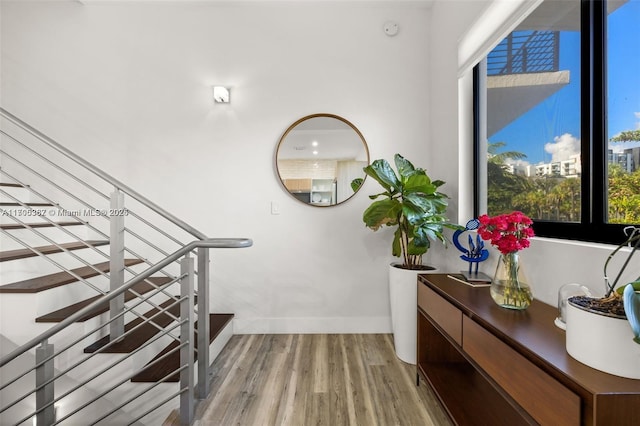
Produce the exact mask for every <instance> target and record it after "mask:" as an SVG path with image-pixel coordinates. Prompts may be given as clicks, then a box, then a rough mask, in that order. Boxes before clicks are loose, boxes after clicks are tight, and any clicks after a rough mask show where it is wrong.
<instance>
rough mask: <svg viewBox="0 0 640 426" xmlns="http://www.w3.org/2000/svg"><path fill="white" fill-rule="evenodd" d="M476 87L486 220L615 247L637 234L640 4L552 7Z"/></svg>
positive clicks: (537, 14)
mask: <svg viewBox="0 0 640 426" xmlns="http://www.w3.org/2000/svg"><path fill="white" fill-rule="evenodd" d="M581 29H582V31H581ZM474 86H475V90H474V97H475V105H476V112H475V118H476V132H475V139H476V156H475V158H476V197H477V199H476V214H477V215H478V214H481V213H484V212H486V213H488V214H490V215H495V214H500V213H505V212H508V211H512V210H521V211H523V212H525V213H526V214H527V215H529V216H530V217H531V218H532V219H534V222H535V225H534V228H535V230H536V234H537V235H540V236H549V237H557V238H568V239H578V240H585V241H600V242H608V243H616V242H621V241H623V240H624V239H625V234H624V228H625V227H626V226H628V225H634V224H635V225H637V224H640V0H627V1H611V2H608V3H607V2H593V1H582V2H581V1H580V0H574V1H562V2H558V1H544V2H543V3H541V4H540V6H538V8H537V9H536V10H534V11H533V12H532V13H531V14H530V15H529V16H528V17H527V18H526V19H525V20H524V21H523V22H522V23H520V24H519V26H518V28H516V29H515V30H514V31H513V32H512V33H511V34H509V35H508V36H507V37H506V38H505V39H504V40H502V41H501V42H500V43H499V44H498V45H497V46H496V47H495V48H494V49H493V50H492V51H491V52H490V53H489V55H487V57H486V58H485V60H483V61H482V62H481V64H480V65H478V66H477V67H476V69H475V70H474Z"/></svg>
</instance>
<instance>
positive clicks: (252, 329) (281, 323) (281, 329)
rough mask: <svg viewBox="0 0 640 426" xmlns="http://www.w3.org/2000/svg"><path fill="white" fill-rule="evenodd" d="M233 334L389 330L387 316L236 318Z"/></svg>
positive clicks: (377, 331)
mask: <svg viewBox="0 0 640 426" xmlns="http://www.w3.org/2000/svg"><path fill="white" fill-rule="evenodd" d="M233 332H234V334H380V333H391V318H390V317H339V318H306V317H297V318H238V317H235V318H234V320H233Z"/></svg>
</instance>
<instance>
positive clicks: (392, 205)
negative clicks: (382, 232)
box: [362, 199, 402, 231]
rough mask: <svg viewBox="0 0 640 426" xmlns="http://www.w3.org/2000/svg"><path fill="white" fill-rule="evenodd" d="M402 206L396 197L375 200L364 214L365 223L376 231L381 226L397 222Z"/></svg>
mask: <svg viewBox="0 0 640 426" xmlns="http://www.w3.org/2000/svg"><path fill="white" fill-rule="evenodd" d="M401 209H402V206H401V205H400V203H399V202H398V201H397V200H395V199H391V200H389V199H387V200H380V201H375V202H373V203H372V204H371V205H370V206H369V207H368V208H367V209H366V210H365V211H364V213H363V214H362V220H363V221H364V223H365V225H366V226H367V227H369V228H371V229H373V230H374V231H377V230H378V229H379V228H380V227H381V226H384V225H387V226H392V225H395V224H397V219H398V213H399V212H400V211H401Z"/></svg>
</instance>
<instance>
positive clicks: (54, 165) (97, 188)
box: [0, 108, 252, 424]
mask: <svg viewBox="0 0 640 426" xmlns="http://www.w3.org/2000/svg"><path fill="white" fill-rule="evenodd" d="M0 119H2V126H1V127H0V137H1V138H2V140H3V145H2V149H0V152H1V154H2V157H1V158H2V165H1V167H0V173H1V175H0V180H2V179H10V180H11V182H13V183H16V184H18V185H19V186H21V187H23V188H26V189H27V190H28V191H29V192H30V193H31V194H33V196H35V197H36V198H37V199H38V200H42V201H45V202H46V203H47V204H50V205H51V206H52V207H51V208H50V209H49V210H48V211H49V212H53V213H60V212H64V213H65V216H69V217H70V218H72V219H73V220H77V221H79V222H81V223H83V224H84V227H83V228H86V229H87V230H88V231H89V232H91V233H93V234H94V235H97V236H98V238H101V239H105V240H108V241H109V247H110V253H109V255H107V254H106V253H104V252H103V251H101V250H99V249H98V248H96V247H94V246H91V245H89V244H86V243H85V245H87V249H90V250H88V252H93V253H98V255H100V256H103V257H105V258H108V259H109V262H110V267H109V272H108V273H107V272H104V271H101V270H97V268H95V267H94V265H93V264H92V261H91V260H87V258H86V253H85V252H87V251H86V250H83V254H82V255H80V254H76V253H73V252H71V251H69V250H67V249H65V248H64V247H63V246H62V244H60V243H58V242H56V241H55V240H53V239H52V238H49V237H47V236H46V235H45V234H43V233H41V232H40V231H38V230H37V229H35V228H34V227H32V226H31V225H30V223H28V222H27V221H24V220H21V218H20V216H19V215H12V214H7V211H6V210H4V211H3V216H5V217H8V218H10V219H11V220H13V221H14V222H15V223H16V224H19V225H21V227H22V228H23V229H27V230H28V231H30V232H31V233H32V234H34V235H36V236H37V237H38V238H40V239H42V240H44V241H47V242H48V243H49V244H51V245H53V246H55V247H57V248H58V249H59V250H60V251H61V252H63V253H65V255H67V256H68V257H69V259H71V260H72V261H73V262H74V263H77V264H80V265H82V266H83V267H89V268H92V269H93V270H94V271H95V272H96V278H91V279H90V280H88V279H85V278H83V277H81V276H79V275H78V274H75V272H74V271H73V270H72V269H73V267H70V266H67V265H63V264H62V263H60V262H58V261H55V260H52V259H51V258H50V257H49V256H47V255H45V254H43V253H41V252H39V251H38V250H37V249H36V248H35V247H30V246H29V245H27V244H26V243H25V242H24V241H22V240H20V239H18V238H16V237H15V236H13V235H12V234H11V232H10V231H7V230H4V229H2V235H4V236H6V237H8V238H11V239H12V240H14V241H15V242H17V243H19V244H22V245H23V246H24V247H25V248H27V249H29V250H31V251H32V252H33V253H34V254H36V255H38V256H39V257H41V258H45V259H46V260H48V261H49V262H50V263H51V264H53V265H54V266H55V267H56V268H57V269H59V270H61V271H65V272H67V273H69V274H70V275H72V276H74V278H76V279H77V280H78V281H79V282H80V283H82V284H83V285H85V286H87V287H88V288H89V289H91V291H92V292H95V293H97V295H100V296H101V298H100V300H101V301H102V302H101V303H100V304H97V302H96V303H94V304H92V305H91V306H94V309H95V307H97V306H98V305H100V306H101V305H102V304H104V303H105V301H108V302H109V305H110V306H109V317H110V319H109V320H108V321H107V322H106V323H104V324H102V325H100V326H99V327H97V328H96V329H94V330H93V331H92V332H90V333H91V334H98V333H102V334H104V333H105V330H104V327H108V328H109V329H108V331H107V334H108V335H109V338H110V340H111V341H112V342H114V341H118V340H120V339H122V338H123V337H124V335H125V315H127V316H133V317H138V318H139V319H141V320H142V321H143V323H150V324H151V325H152V326H154V327H155V328H157V329H158V330H159V332H160V336H158V337H157V338H156V339H154V340H153V341H155V340H157V339H160V338H164V339H174V340H178V339H182V336H183V334H182V333H181V335H180V337H178V336H175V335H174V334H172V333H171V330H168V331H165V330H164V329H163V328H162V327H161V326H160V325H157V324H155V322H153V321H149V320H148V319H146V318H145V317H144V315H143V314H141V313H140V312H138V311H137V310H136V308H139V307H141V306H142V305H148V306H150V307H152V308H153V309H156V310H157V311H158V314H160V313H162V315H166V316H167V317H169V318H171V319H172V320H174V321H182V320H180V319H179V318H177V317H176V316H174V315H173V314H172V313H170V312H168V311H167V310H168V308H162V307H161V306H160V305H161V302H160V301H159V299H158V296H160V295H163V296H164V297H165V299H166V298H169V299H171V298H173V294H175V290H172V286H173V287H174V288H175V286H176V285H178V284H177V283H178V282H179V281H180V279H181V277H184V271H183V269H184V265H183V264H182V262H179V264H178V258H176V257H175V253H176V252H182V251H183V250H185V247H191V249H190V251H191V252H192V254H193V255H194V256H196V258H197V264H196V265H197V267H194V268H193V273H192V274H191V277H195V278H197V286H196V288H194V290H193V293H194V295H195V296H197V301H198V303H197V309H196V311H195V312H196V314H197V321H198V323H199V325H200V326H199V327H198V328H199V329H198V332H197V336H198V340H199V345H200V344H201V345H202V346H199V347H201V348H202V347H208V336H209V321H208V319H209V310H208V300H209V248H210V247H205V246H206V244H204V245H198V244H195V245H194V244H192V243H186V242H185V241H190V240H192V239H193V237H195V238H196V239H197V241H200V242H204V241H208V242H209V243H210V242H211V241H218V242H222V241H226V242H231V243H232V247H235V246H236V245H235V244H238V243H239V241H241V244H242V245H241V246H242V247H247V246H250V245H251V244H252V242H251V240H249V239H215V240H210V239H208V238H207V237H206V235H205V234H204V233H202V232H200V231H198V230H196V229H195V228H193V227H192V226H190V225H188V224H187V223H185V222H183V221H182V220H180V219H178V218H177V217H175V216H174V215H172V214H170V213H168V212H167V211H166V210H164V209H162V208H161V207H159V206H158V205H157V204H155V203H153V202H152V201H150V200H149V199H147V198H146V197H144V196H142V195H141V194H140V193H138V192H136V191H135V190H133V189H131V188H130V187H128V186H127V185H125V184H124V183H122V182H120V181H119V180H117V179H115V178H114V177H112V176H110V175H109V174H107V173H105V172H104V171H102V170H100V169H99V168H97V167H96V166H94V165H92V164H91V163H89V162H87V161H86V160H84V159H82V158H81V157H79V156H78V155H76V154H75V153H73V152H71V151H69V150H68V149H66V148H65V147H64V146H62V145H61V144H59V143H58V142H56V141H55V140H53V139H52V138H50V137H48V136H46V135H44V134H43V133H42V132H40V131H38V130H37V129H35V128H34V127H32V126H30V125H29V124H27V123H25V122H24V121H22V120H20V119H19V118H17V117H16V116H14V115H12V114H11V113H9V112H8V111H6V110H5V109H3V108H0ZM34 180H35V182H34ZM26 182H29V185H27V184H26ZM45 193H46V194H48V195H46V196H45V195H44V194H45ZM0 194H2V195H3V196H4V197H5V198H6V197H9V198H10V199H11V200H12V201H13V204H14V205H15V206H16V208H20V209H22V211H23V212H28V213H29V216H33V215H34V211H36V210H37V213H41V214H38V215H37V217H39V218H40V220H42V221H43V222H47V223H48V224H49V225H50V226H52V227H55V228H57V229H59V230H61V231H62V232H63V233H64V234H65V235H66V236H67V237H69V238H71V239H73V240H78V241H83V238H82V237H81V236H79V235H78V233H77V232H73V231H70V230H68V229H66V228H64V227H62V226H60V225H59V224H58V223H57V222H56V220H55V219H56V216H60V214H54V217H53V220H52V218H51V217H50V215H48V214H46V212H44V209H40V207H35V208H34V207H31V206H30V205H28V203H25V202H23V201H21V200H20V199H18V198H16V197H15V196H12V195H10V194H8V193H7V192H5V191H4V190H2V189H0ZM51 194H54V195H51ZM56 197H57V198H59V199H61V200H63V201H53V200H54V199H56ZM125 197H126V200H127V202H126V203H127V204H126V207H125V204H124V199H125ZM107 202H108V203H109V204H108V205H106V206H105V203H107ZM63 205H64V206H65V207H67V209H64V208H63ZM108 211H111V212H112V213H115V214H111V215H107V214H104V212H108ZM91 212H97V213H98V214H89V213H91ZM122 212H125V213H126V214H122ZM84 216H88V218H87V217H84ZM125 219H126V221H127V224H126V225H125ZM125 239H126V244H125ZM176 248H177V251H176ZM78 253H79V252H78ZM125 253H126V254H128V255H130V256H133V257H134V258H136V259H140V260H142V262H143V263H144V264H146V265H147V266H148V268H149V269H147V270H146V271H145V272H148V271H150V270H152V271H153V272H151V273H158V274H160V275H162V276H164V277H166V279H167V280H169V283H168V284H166V285H155V284H154V282H153V281H152V280H150V278H151V277H150V274H139V273H138V272H137V271H136V268H135V267H130V266H126V265H125V259H124V257H125ZM169 253H173V254H169ZM96 256H97V255H96ZM167 259H173V260H170V261H167ZM67 261H69V260H67ZM157 265H163V266H162V267H161V268H157ZM127 277H133V278H127ZM98 278H99V279H102V280H107V281H108V283H107V284H108V286H107V288H105V285H104V283H96V282H94V280H98ZM195 278H194V279H195ZM125 280H127V281H126V284H127V288H126V289H124V287H123V286H124V285H125ZM143 280H144V282H145V283H146V284H147V285H148V286H149V287H150V288H152V291H151V293H150V295H149V296H143V295H141V294H139V293H137V292H136V291H135V290H134V289H133V288H131V287H132V286H133V284H136V283H138V282H141V281H143ZM192 287H194V286H192ZM125 291H129V292H130V293H132V294H134V295H135V296H136V298H137V301H135V299H134V300H132V301H130V302H127V304H126V305H125V302H124V293H125ZM181 300H182V299H181ZM190 300H191V301H192V300H193V298H191V299H190ZM181 303H182V302H181ZM190 303H191V302H190ZM80 312H82V313H83V314H80ZM80 312H79V313H78V314H76V315H73V316H72V317H70V318H76V319H77V318H80V317H82V315H84V314H86V313H88V312H90V310H88V309H86V308H85V309H83V310H82V311H80ZM181 315H182V314H181ZM193 322H195V321H191V327H192V328H193ZM70 323H71V322H70V321H69V319H67V320H64V321H63V322H61V323H59V324H58V325H57V326H54V327H53V328H52V330H59V328H58V327H59V326H61V325H62V324H67V325H66V326H65V327H64V329H67V326H68V324H70ZM60 330H62V329H60ZM127 333H128V332H127ZM56 336H59V334H58V333H56ZM39 339H40V340H39V342H41V343H42V344H41V347H40V349H38V350H37V351H36V352H37V353H39V354H41V355H39V356H40V358H42V354H47V355H46V357H45V359H47V358H49V357H50V350H49V346H50V345H49V344H48V343H47V342H46V339H48V338H45V339H44V340H43V339H42V337H41V336H39ZM64 340H65V339H60V341H62V342H64ZM84 340H86V336H83V337H80V338H76V339H75V340H74V341H73V343H72V344H64V345H63V346H64V348H63V350H62V351H67V350H71V348H72V347H74V346H77V345H78V344H79V343H80V342H82V341H84ZM28 344H29V343H28ZM28 344H27V345H28ZM150 344H151V343H150ZM32 347H33V346H32ZM21 348H24V345H23V346H21ZM21 348H19V349H21ZM103 350H104V348H102V349H101V350H99V352H98V353H101V352H102V351H103ZM26 351H29V349H25V350H24V351H23V353H26ZM200 352H201V354H200V355H199V358H198V365H199V366H200V365H205V366H206V367H205V368H202V369H201V368H199V369H198V380H197V386H198V388H197V394H198V395H199V396H200V397H202V398H204V397H206V395H207V394H208V393H209V383H208V380H207V378H208V374H207V371H206V368H207V367H208V365H209V360H208V351H200ZM56 358H57V359H58V360H59V359H60V357H58V356H56ZM127 358H128V357H127ZM6 362H8V361H6V358H3V363H2V364H1V365H5V363H6ZM38 365H40V366H41V367H38V368H36V370H37V371H38V374H36V376H37V377H39V378H41V377H40V376H42V374H41V373H42V371H44V370H49V369H51V365H52V364H49V363H46V362H40V363H39V364H38ZM43 369H44V370H43ZM41 370H42V371H41ZM29 371H31V370H29ZM20 377H22V376H20ZM16 380H17V379H16ZM39 382H40V383H42V380H40V379H39ZM45 382H46V381H45ZM5 387H6V386H5ZM48 387H49V384H46V383H45V384H44V385H42V384H41V385H40V386H39V387H38V389H39V390H38V392H36V393H37V395H40V396H36V401H40V400H42V394H43V393H44V394H46V395H48V392H49V390H48ZM1 390H2V388H0V391H1ZM38 405H39V407H40V408H39V409H38V416H39V417H42V415H43V414H42V413H44V412H46V413H47V415H46V416H45V417H44V418H47V419H50V418H51V413H50V411H51V410H53V404H51V406H49V407H46V408H42V404H40V403H39V404H38ZM8 408H10V407H5V408H3V409H2V411H4V410H6V409H8ZM2 411H0V413H1V412H2ZM39 424H40V423H39ZM45 424H48V423H45Z"/></svg>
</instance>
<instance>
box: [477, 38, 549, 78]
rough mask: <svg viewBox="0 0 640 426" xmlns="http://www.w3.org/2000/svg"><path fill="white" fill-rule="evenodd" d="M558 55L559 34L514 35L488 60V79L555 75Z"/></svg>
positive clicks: (498, 46) (496, 49) (488, 57)
mask: <svg viewBox="0 0 640 426" xmlns="http://www.w3.org/2000/svg"><path fill="white" fill-rule="evenodd" d="M559 51H560V33H559V32H558V31H514V32H512V33H511V34H509V35H508V36H507V37H505V39H504V40H502V41H501V42H500V44H498V45H497V46H496V47H495V48H494V49H493V50H492V51H491V53H489V55H488V56H487V75H509V74H525V73H539V72H553V71H558V69H559Z"/></svg>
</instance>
